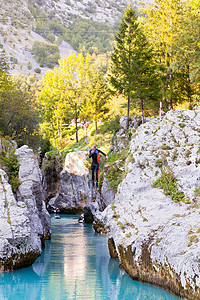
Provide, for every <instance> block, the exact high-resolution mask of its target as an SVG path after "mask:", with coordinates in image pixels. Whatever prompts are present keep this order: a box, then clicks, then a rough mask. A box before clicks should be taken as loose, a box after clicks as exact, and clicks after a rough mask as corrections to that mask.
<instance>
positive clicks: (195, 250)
mask: <svg viewBox="0 0 200 300" xmlns="http://www.w3.org/2000/svg"><path fill="white" fill-rule="evenodd" d="M199 120H200V111H188V110H177V111H174V112H173V111H170V112H168V113H167V114H166V115H165V116H164V117H158V118H152V119H151V120H150V121H149V122H147V123H145V124H142V125H141V126H139V127H138V129H137V130H136V132H135V135H134V138H133V139H132V141H131V144H130V149H129V157H128V158H127V164H126V166H125V174H126V176H125V179H124V180H123V181H122V183H121V184H120V185H119V186H118V192H117V194H116V196H115V200H114V204H110V205H109V206H108V207H107V208H106V209H105V210H104V211H103V212H102V213H100V212H98V213H97V214H96V216H95V217H96V219H97V220H99V222H100V223H103V224H104V225H105V226H106V228H107V230H108V232H109V236H110V238H113V240H114V243H115V246H116V250H117V252H118V256H119V260H120V263H121V265H122V266H123V267H124V269H125V270H126V271H127V272H128V273H129V275H130V276H131V277H133V278H136V279H139V280H143V281H146V282H149V283H152V284H156V285H160V286H162V287H164V288H166V289H168V290H171V291H172V292H174V293H176V294H178V295H180V296H182V297H186V298H188V299H200V279H199V278H200V212H199V205H198V203H199V201H200V197H199V193H200V134H199V127H198V126H199V125H200V122H199ZM168 167H170V169H171V170H172V172H173V174H174V176H175V178H176V179H177V185H178V189H179V190H180V191H182V192H183V193H184V197H185V200H184V201H185V202H182V201H181V202H177V203H176V202H174V201H172V199H171V198H170V196H169V195H165V194H164V193H163V190H162V189H158V188H153V187H152V184H153V183H154V182H155V180H156V179H157V178H159V177H160V176H161V169H162V168H164V169H165V170H167V168H168ZM195 191H196V194H195Z"/></svg>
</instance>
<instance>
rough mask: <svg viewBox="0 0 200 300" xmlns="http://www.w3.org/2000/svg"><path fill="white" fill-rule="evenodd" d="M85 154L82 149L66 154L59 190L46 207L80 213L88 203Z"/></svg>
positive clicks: (64, 211) (63, 211) (88, 193)
mask: <svg viewBox="0 0 200 300" xmlns="http://www.w3.org/2000/svg"><path fill="white" fill-rule="evenodd" d="M88 178H89V177H88V167H87V161H86V155H85V153H84V152H82V151H78V152H72V153H69V154H67V155H66V159H65V167H64V169H63V170H62V172H61V173H60V190H59V192H58V194H57V195H56V196H55V197H53V198H52V199H50V201H49V203H48V209H49V210H50V211H57V210H59V211H60V212H61V213H81V212H83V207H84V206H85V205H87V204H89V203H90V191H89V186H88Z"/></svg>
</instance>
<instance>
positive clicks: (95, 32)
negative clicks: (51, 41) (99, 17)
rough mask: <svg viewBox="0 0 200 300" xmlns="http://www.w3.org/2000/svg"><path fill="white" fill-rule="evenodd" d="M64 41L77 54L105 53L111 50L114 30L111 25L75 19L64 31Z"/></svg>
mask: <svg viewBox="0 0 200 300" xmlns="http://www.w3.org/2000/svg"><path fill="white" fill-rule="evenodd" d="M64 39H65V40H66V41H67V42H69V43H70V44H71V45H72V46H73V47H74V49H76V50H77V51H79V52H85V54H86V53H89V54H93V53H95V54H98V53H106V52H107V51H111V50H112V41H113V39H114V30H113V28H112V26H111V25H107V24H105V23H100V22H95V21H92V20H85V19H82V18H80V17H77V18H76V19H75V21H74V22H73V23H72V24H71V25H70V26H69V27H68V29H67V30H66V31H65V34H64Z"/></svg>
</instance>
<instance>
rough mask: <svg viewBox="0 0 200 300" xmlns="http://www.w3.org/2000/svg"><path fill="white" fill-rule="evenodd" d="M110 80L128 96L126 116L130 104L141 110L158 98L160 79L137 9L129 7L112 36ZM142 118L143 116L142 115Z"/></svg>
mask: <svg viewBox="0 0 200 300" xmlns="http://www.w3.org/2000/svg"><path fill="white" fill-rule="evenodd" d="M115 39H116V46H115V47H114V50H113V53H112V55H111V65H110V74H109V79H110V83H111V85H112V87H113V88H114V90H115V91H117V92H118V93H119V94H123V95H124V96H125V97H126V98H127V116H128V117H129V106H130V102H131V105H132V107H136V108H139V109H141V112H142V116H143V111H144V110H145V109H147V108H149V107H151V106H152V103H153V104H154V105H155V104H156V103H157V101H158V100H159V79H158V77H157V75H156V66H155V64H154V62H153V52H152V47H151V46H150V44H149V43H148V42H147V39H146V37H145V35H144V34H143V32H142V30H141V28H140V26H139V22H138V18H137V15H136V12H135V11H134V10H133V9H132V8H131V7H130V5H129V6H128V8H127V9H126V11H125V14H124V17H123V19H122V21H121V23H120V26H119V30H118V33H117V35H116V37H115ZM142 121H144V120H143V118H142Z"/></svg>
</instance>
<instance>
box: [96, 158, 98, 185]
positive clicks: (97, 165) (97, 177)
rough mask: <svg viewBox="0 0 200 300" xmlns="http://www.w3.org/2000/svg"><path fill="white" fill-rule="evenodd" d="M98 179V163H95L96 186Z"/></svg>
mask: <svg viewBox="0 0 200 300" xmlns="http://www.w3.org/2000/svg"><path fill="white" fill-rule="evenodd" d="M98 180H99V164H98V163H97V164H96V187H98Z"/></svg>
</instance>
